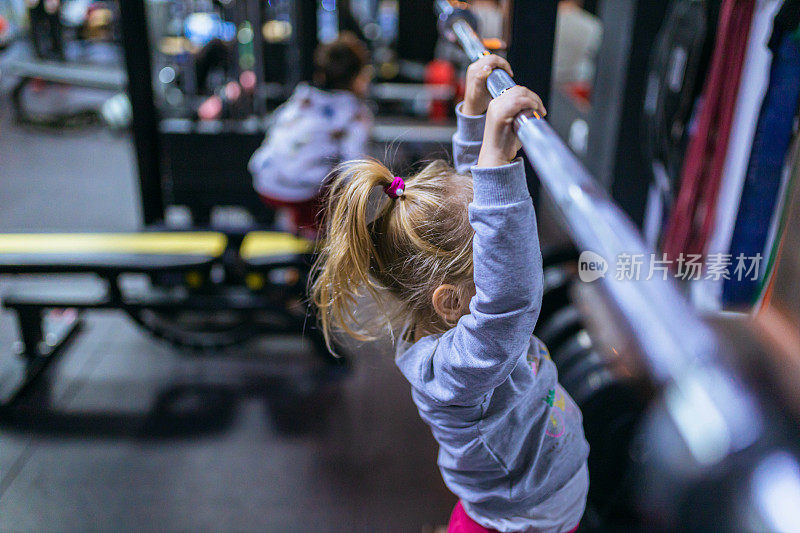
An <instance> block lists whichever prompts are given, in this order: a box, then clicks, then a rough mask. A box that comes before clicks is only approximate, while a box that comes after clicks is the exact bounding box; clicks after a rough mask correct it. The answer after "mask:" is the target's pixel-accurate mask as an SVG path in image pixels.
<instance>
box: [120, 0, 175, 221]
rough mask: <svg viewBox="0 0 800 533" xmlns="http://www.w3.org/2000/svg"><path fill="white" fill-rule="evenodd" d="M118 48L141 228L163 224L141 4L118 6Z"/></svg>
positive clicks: (140, 0) (132, 0) (138, 0)
mask: <svg viewBox="0 0 800 533" xmlns="http://www.w3.org/2000/svg"><path fill="white" fill-rule="evenodd" d="M119 7H120V20H121V25H122V46H123V48H124V50H125V68H126V70H127V73H128V96H129V97H130V99H131V107H132V109H133V142H134V145H135V146H136V162H137V164H138V166H139V195H140V202H141V206H142V219H143V222H144V224H145V225H146V226H147V225H152V224H157V223H159V222H161V221H163V220H164V197H163V190H162V187H161V151H160V147H159V135H158V111H157V110H156V104H155V100H154V97H153V80H152V72H151V66H150V44H149V39H148V36H149V35H150V34H149V33H148V31H147V16H146V13H145V5H144V0H125V1H124V2H120V3H119Z"/></svg>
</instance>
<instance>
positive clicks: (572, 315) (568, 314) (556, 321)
mask: <svg viewBox="0 0 800 533" xmlns="http://www.w3.org/2000/svg"><path fill="white" fill-rule="evenodd" d="M581 329H583V323H582V321H581V315H580V313H579V312H578V310H577V309H576V308H574V307H572V306H567V307H564V308H563V309H559V310H558V311H556V312H555V313H554V314H553V316H551V317H550V318H549V319H547V321H546V322H545V323H544V324H543V325H542V328H541V329H540V330H539V331H537V332H536V336H537V337H539V339H540V340H541V341H542V342H543V343H544V344H545V346H547V349H548V350H550V351H551V352H553V351H556V350H558V349H559V348H560V347H561V345H562V344H564V343H565V342H566V341H567V340H568V339H569V338H570V337H572V336H573V335H575V334H576V333H577V332H579V331H580V330H581Z"/></svg>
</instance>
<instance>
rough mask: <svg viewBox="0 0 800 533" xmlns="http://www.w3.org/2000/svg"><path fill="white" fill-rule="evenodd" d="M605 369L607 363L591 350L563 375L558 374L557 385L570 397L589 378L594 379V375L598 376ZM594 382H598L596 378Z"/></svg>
mask: <svg viewBox="0 0 800 533" xmlns="http://www.w3.org/2000/svg"><path fill="white" fill-rule="evenodd" d="M607 367H608V362H607V361H606V360H605V359H604V358H603V357H602V356H601V355H599V354H598V353H597V352H595V351H594V350H592V351H590V352H589V353H587V354H586V355H585V356H583V357H581V358H580V359H577V360H576V361H575V363H574V364H573V365H572V366H571V367H570V368H568V369H567V370H565V371H564V373H563V374H561V373H559V383H561V386H562V387H564V388H565V389H566V390H567V392H569V393H570V395H572V394H574V393H575V392H578V391H579V390H580V389H581V387H582V385H583V384H584V383H585V382H586V381H587V380H588V379H589V378H590V377H594V374H598V375H599V374H600V373H601V371H603V370H605V369H606V368H607ZM595 380H596V381H599V380H597V378H595Z"/></svg>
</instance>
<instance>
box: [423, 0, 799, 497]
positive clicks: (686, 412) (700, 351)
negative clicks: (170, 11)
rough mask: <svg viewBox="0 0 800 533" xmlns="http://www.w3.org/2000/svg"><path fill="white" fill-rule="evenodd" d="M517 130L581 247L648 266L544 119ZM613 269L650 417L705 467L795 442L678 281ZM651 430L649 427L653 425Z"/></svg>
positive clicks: (468, 16)
mask: <svg viewBox="0 0 800 533" xmlns="http://www.w3.org/2000/svg"><path fill="white" fill-rule="evenodd" d="M435 5H436V8H437V13H438V14H439V24H440V31H441V32H442V33H443V34H444V35H445V36H447V37H448V38H449V39H451V40H453V41H456V42H458V43H459V44H460V45H461V47H462V48H463V49H464V51H465V52H466V54H467V55H468V56H469V58H470V59H471V60H473V61H475V60H477V59H479V58H480V57H482V56H483V55H486V54H489V53H490V52H489V51H487V50H486V49H485V48H484V46H483V44H482V43H481V40H480V38H479V37H478V35H477V34H476V32H475V30H474V29H473V28H474V27H475V26H474V22H475V20H474V16H473V15H472V13H470V12H469V11H468V9H466V7H467V6H465V5H464V4H461V3H458V2H454V3H452V4H451V2H449V1H448V0H436V1H435ZM528 50H530V48H528ZM528 55H529V57H530V56H533V55H534V54H532V53H529V54H528ZM548 64H549V61H548ZM514 85H515V83H514V80H513V79H512V78H511V77H510V76H509V75H508V74H507V73H506V72H505V71H503V70H500V69H496V70H494V71H493V72H492V73H491V74H490V75H489V77H488V79H487V86H488V89H489V92H490V93H491V95H492V97H493V98H494V97H497V96H498V95H500V94H502V93H503V92H504V91H506V90H508V89H509V88H511V87H513V86H514ZM515 129H516V132H517V136H518V137H519V139H520V141H521V143H522V147H523V149H524V151H525V153H526V154H527V156H528V159H529V161H530V163H531V164H532V166H533V168H534V170H535V171H536V174H537V176H538V178H539V182H540V184H541V187H542V188H543V189H544V190H545V191H546V192H547V193H548V195H549V196H550V197H551V198H552V200H553V203H554V204H555V206H556V208H557V211H558V213H559V215H560V216H561V218H562V221H563V223H564V227H565V228H566V229H567V231H568V233H569V235H570V238H571V240H572V241H573V242H574V244H575V245H576V246H577V248H578V249H579V250H587V251H592V252H594V253H596V254H598V255H599V256H600V257H602V258H603V259H604V260H605V261H606V262H607V264H608V263H612V264H613V261H615V260H616V259H617V258H618V257H619V256H621V255H623V254H627V255H628V256H640V257H644V258H645V260H644V262H643V264H642V270H643V271H647V269H649V266H650V264H649V262H650V261H651V260H652V258H653V252H654V251H653V250H651V249H650V248H649V247H648V246H647V245H646V244H645V242H644V240H643V238H642V236H641V233H640V232H639V230H638V229H637V227H636V226H635V225H634V224H633V222H632V221H631V219H630V218H629V217H628V216H627V215H626V214H625V213H624V212H623V211H622V210H621V209H620V208H619V206H617V204H616V203H615V202H614V201H613V200H612V199H611V197H610V196H609V194H608V192H607V191H606V190H604V189H603V188H602V187H601V186H600V184H599V183H598V182H597V181H596V180H595V179H594V178H593V177H592V176H591V175H590V174H589V173H588V171H587V170H586V169H585V168H584V166H583V165H582V164H581V163H580V161H579V160H578V158H577V157H576V156H575V155H574V154H573V153H572V152H571V151H570V150H569V148H567V146H566V145H565V144H564V142H563V141H562V139H561V138H560V137H559V136H558V134H557V133H556V132H555V131H554V130H553V129H552V128H551V126H550V125H549V124H548V123H547V121H545V120H544V119H541V118H539V117H538V116H535V117H528V116H525V115H519V116H518V117H517V119H516V121H515ZM610 274H612V275H606V276H603V277H601V278H600V279H598V280H597V281H595V282H594V285H595V287H593V288H596V289H597V290H598V291H599V293H600V294H601V296H602V297H601V298H600V299H598V302H597V303H599V304H601V305H602V306H603V307H604V308H603V312H604V313H606V315H607V316H613V317H614V319H615V322H618V323H619V324H621V326H620V329H621V330H622V332H623V334H624V336H625V337H626V338H625V339H624V342H622V343H621V344H622V345H624V352H625V353H632V354H635V356H634V357H633V358H631V360H626V361H625V362H626V363H628V364H630V365H632V366H634V367H638V368H636V370H639V371H641V374H643V375H645V376H647V380H648V381H649V382H650V384H652V385H654V386H655V387H656V388H657V389H659V390H660V399H659V400H658V401H657V402H656V403H655V407H654V408H653V409H651V412H650V413H649V415H648V418H649V420H650V421H651V422H652V421H653V420H660V421H662V422H665V423H666V424H668V425H669V426H670V427H672V428H673V429H674V431H675V432H676V433H677V435H678V436H679V439H680V441H682V443H683V444H684V445H685V447H686V449H687V450H688V451H689V459H690V460H691V461H692V462H693V464H694V465H696V466H697V471H698V472H701V471H703V470H704V469H705V468H709V467H711V466H713V465H716V464H719V463H721V462H722V461H723V460H724V459H726V458H728V457H729V456H731V455H733V454H736V453H737V452H740V451H742V450H744V449H745V448H749V447H751V446H752V445H754V444H756V443H760V444H762V445H763V444H764V443H765V442H769V443H770V445H771V446H777V447H780V448H784V449H785V448H791V446H789V443H788V442H786V441H785V440H784V439H783V438H782V437H776V436H775V435H774V434H770V433H769V432H768V431H767V430H766V429H765V428H766V427H767V426H768V425H769V424H768V423H767V422H766V421H767V420H771V419H772V417H771V416H770V415H769V414H768V412H767V409H765V408H764V406H763V405H762V402H759V401H758V400H757V399H756V397H755V395H754V394H753V393H752V392H751V391H750V390H749V389H748V388H747V387H746V386H745V384H744V383H743V380H742V379H741V378H740V377H739V376H738V374H737V372H736V371H735V370H734V369H733V368H732V366H731V365H730V363H729V362H728V361H729V359H726V358H723V355H728V354H730V353H731V351H732V350H731V349H730V347H729V346H726V345H725V343H724V342H723V340H722V339H721V338H720V337H719V336H718V335H717V333H716V332H715V331H714V330H713V329H712V328H711V327H710V326H709V325H708V324H706V323H705V322H704V321H703V320H701V319H700V317H699V316H698V315H697V313H696V312H695V311H694V309H692V307H690V305H689V304H688V302H687V301H686V300H685V298H684V297H683V296H682V295H681V293H680V292H679V291H678V288H677V287H676V285H675V283H674V282H673V281H671V280H668V279H663V278H661V277H657V276H651V277H650V278H651V279H640V280H637V281H630V280H621V279H617V278H616V276H614V275H613V272H612V273H610ZM615 325H616V324H615ZM620 353H621V354H622V353H623V350H620ZM759 421H760V422H759ZM645 425H646V426H647V424H645ZM647 429H648V430H649V431H652V430H653V426H652V425H650V426H647ZM662 431H663V425H662ZM651 441H652V442H657V441H658V439H651ZM653 451H654V453H653V457H651V459H650V462H651V464H656V465H657V466H656V467H654V468H655V469H656V470H659V472H658V475H664V472H665V470H668V469H669V466H668V465H669V459H667V458H665V457H664V456H665V455H667V454H668V453H669V452H667V451H665V450H660V449H656V450H653ZM651 473H652V471H651ZM666 475H667V476H669V475H672V476H676V477H679V476H681V475H686V474H685V473H683V474H681V473H676V472H667V473H666ZM683 481H685V479H684V480H683Z"/></svg>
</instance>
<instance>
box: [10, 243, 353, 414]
mask: <svg viewBox="0 0 800 533" xmlns="http://www.w3.org/2000/svg"><path fill="white" fill-rule="evenodd" d="M312 251H313V243H312V242H310V241H307V240H305V239H300V238H297V237H294V236H292V235H289V234H284V233H277V232H250V233H244V234H234V233H231V234H223V233H219V232H151V233H148V232H145V233H93V234H5V235H0V274H11V275H13V274H59V275H60V274H94V275H95V276H97V277H98V278H100V279H101V280H102V281H103V284H102V285H103V288H102V290H99V291H94V292H92V291H89V292H87V291H82V292H79V293H77V294H62V293H60V292H57V291H54V290H53V288H52V286H51V287H50V288H45V289H41V290H31V289H30V288H28V289H24V288H14V287H12V288H10V289H9V290H7V291H6V293H5V294H4V295H3V297H2V305H3V306H4V307H6V308H8V309H10V310H12V311H14V313H15V314H16V317H17V320H18V326H19V338H20V343H19V349H18V350H17V351H18V354H19V356H20V358H21V360H22V362H23V365H24V371H23V372H22V376H21V378H20V379H18V380H17V381H18V383H16V384H14V385H13V386H9V384H8V383H7V379H5V378H4V379H3V380H2V383H0V404H2V405H6V404H9V403H11V402H13V401H14V399H15V398H16V397H18V396H19V394H20V393H22V392H23V391H24V390H25V389H26V388H27V387H29V386H30V385H31V384H32V383H33V382H34V381H35V380H36V379H37V377H38V376H39V375H40V374H41V372H42V371H43V370H44V369H45V367H46V366H47V364H49V363H50V362H51V361H53V360H54V359H56V358H57V357H58V356H59V355H60V353H62V352H63V348H64V346H65V345H66V344H67V342H68V341H69V340H70V339H71V338H72V337H73V336H74V334H75V333H76V332H77V331H78V329H79V326H80V317H79V314H78V313H77V312H74V313H62V314H61V315H56V316H57V317H58V318H59V319H58V320H50V319H51V318H53V316H52V313H51V311H53V310H60V309H74V310H76V311H77V310H93V309H119V310H122V311H124V312H126V313H127V314H128V315H129V316H130V317H131V318H133V320H134V321H135V322H136V323H137V324H139V325H140V326H142V327H143V328H144V329H146V330H147V331H148V332H150V333H151V334H153V335H155V336H157V337H159V338H161V339H164V340H166V341H168V342H171V343H172V344H175V345H179V346H182V347H189V348H193V349H200V350H204V349H205V350H209V349H219V348H222V347H225V346H230V345H234V344H238V343H241V342H244V341H245V340H247V339H249V338H251V337H253V336H256V335H264V334H271V333H286V332H291V331H295V332H298V333H301V334H303V335H304V336H306V337H307V338H308V339H309V340H310V341H311V342H312V343H313V345H314V347H315V348H316V349H317V351H319V352H320V355H322V357H323V359H325V360H326V361H327V362H330V363H341V361H340V360H339V359H336V358H334V357H333V356H332V355H331V354H330V353H329V352H328V350H327V349H326V347H325V343H324V339H323V338H322V336H321V334H320V333H319V331H318V330H317V329H316V328H315V327H314V320H313V317H310V315H309V311H308V309H307V306H306V305H305V303H304V302H305V289H306V283H307V279H308V273H309V270H310V265H311V262H312V260H313V255H312ZM132 276H138V277H139V278H144V282H143V283H142V282H141V280H140V282H139V283H138V284H137V283H135V282H134V283H131V281H130V280H129V278H131V277H132ZM68 283H69V280H68V279H67V280H66V281H63V282H59V284H58V286H59V289H63V288H64V287H65V286H66V287H67V288H68V287H69V286H68ZM73 292H75V291H73Z"/></svg>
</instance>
